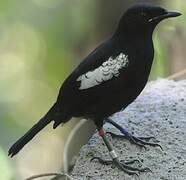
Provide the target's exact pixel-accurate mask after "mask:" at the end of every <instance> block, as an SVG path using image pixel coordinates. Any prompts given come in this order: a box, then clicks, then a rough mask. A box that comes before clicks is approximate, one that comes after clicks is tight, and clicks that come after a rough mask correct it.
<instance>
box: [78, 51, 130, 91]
mask: <svg viewBox="0 0 186 180" xmlns="http://www.w3.org/2000/svg"><path fill="white" fill-rule="evenodd" d="M128 63H129V60H128V55H125V54H123V53H120V54H119V55H118V56H117V57H116V58H115V59H113V58H112V57H110V58H109V59H108V60H107V61H105V62H103V63H102V65H101V66H100V67H98V68H96V69H94V70H92V71H89V72H87V73H85V74H82V75H81V76H79V77H78V78H77V81H81V84H80V87H79V89H80V90H82V89H88V88H91V87H94V86H97V85H99V84H101V83H102V82H104V81H107V80H110V79H112V78H113V77H118V76H119V70H120V69H122V68H124V67H127V66H128Z"/></svg>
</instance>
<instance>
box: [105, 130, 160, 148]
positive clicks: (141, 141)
mask: <svg viewBox="0 0 186 180" xmlns="http://www.w3.org/2000/svg"><path fill="white" fill-rule="evenodd" d="M107 134H110V135H111V136H112V137H113V138H125V139H128V140H129V141H130V142H131V143H133V144H135V145H137V146H139V147H142V148H145V149H147V148H146V146H145V145H149V146H153V147H160V148H161V150H163V148H162V146H161V145H160V144H158V143H152V142H148V141H149V140H151V139H155V137H153V136H150V137H135V136H133V135H131V134H130V133H128V134H125V135H121V134H115V133H113V132H107Z"/></svg>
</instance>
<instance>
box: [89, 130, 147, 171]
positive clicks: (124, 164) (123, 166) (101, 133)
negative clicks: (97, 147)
mask: <svg viewBox="0 0 186 180" xmlns="http://www.w3.org/2000/svg"><path fill="white" fill-rule="evenodd" d="M98 131H99V136H101V137H102V139H103V141H104V143H105V145H106V146H107V149H108V150H109V154H110V157H111V159H112V160H103V159H102V158H100V157H94V158H92V160H94V159H97V160H98V161H99V162H100V163H101V164H105V165H108V164H113V165H114V166H115V167H117V168H118V169H120V170H122V171H124V172H125V173H127V174H129V175H138V173H137V172H147V171H150V169H149V168H141V169H140V168H136V167H131V166H129V164H132V163H134V162H136V161H138V160H133V161H129V162H122V161H119V159H118V156H117V154H116V152H115V151H114V149H113V147H112V145H111V143H110V142H109V141H108V139H107V137H106V134H105V132H104V130H103V128H101V129H99V130H98Z"/></svg>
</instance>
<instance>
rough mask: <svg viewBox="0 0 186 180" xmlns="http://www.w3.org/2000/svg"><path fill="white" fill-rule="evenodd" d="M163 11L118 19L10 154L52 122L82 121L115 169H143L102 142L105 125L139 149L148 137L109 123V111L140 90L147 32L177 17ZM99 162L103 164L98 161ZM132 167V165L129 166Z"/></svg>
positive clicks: (147, 61) (138, 9) (148, 59)
mask: <svg viewBox="0 0 186 180" xmlns="http://www.w3.org/2000/svg"><path fill="white" fill-rule="evenodd" d="M180 15H181V14H180V13H178V12H169V11H167V10H166V9H164V8H161V7H157V6H151V5H142V4H141V5H135V6H133V7H131V8H129V9H128V10H127V11H126V12H125V13H124V15H123V16H122V17H121V19H120V21H119V24H118V27H117V29H116V31H115V32H114V34H113V35H112V36H111V37H110V38H109V39H108V40H106V41H105V42H104V43H102V44H101V45H100V46H98V47H97V48H96V49H95V50H94V51H93V52H92V53H90V54H89V55H88V56H87V57H86V58H85V59H84V61H83V62H82V63H81V64H80V65H79V66H78V67H77V68H76V69H75V70H74V71H73V72H72V73H71V74H70V75H69V77H68V78H67V79H66V80H65V81H64V83H63V85H62V87H61V89H60V91H59V95H58V98H57V101H56V102H55V103H54V105H53V106H52V107H51V109H50V110H49V111H48V112H47V113H46V115H45V116H44V117H42V118H41V119H40V120H39V121H38V122H37V123H36V124H35V125H34V126H33V127H32V128H31V129H30V130H29V131H28V132H27V133H26V134H25V135H24V136H23V137H21V138H20V139H19V140H18V141H17V142H16V143H15V144H14V145H13V146H12V147H11V148H10V149H9V155H10V156H11V157H12V156H14V155H15V154H17V153H18V152H19V151H20V150H21V149H22V148H23V147H24V145H25V144H27V143H28V142H29V141H30V140H31V139H32V138H33V137H34V136H35V135H36V134H37V133H38V132H39V131H41V130H42V129H43V128H44V127H45V126H46V125H47V124H49V123H50V122H52V121H54V125H53V128H56V127H57V126H59V125H60V124H62V123H65V122H67V121H69V120H70V119H71V118H72V117H82V118H86V119H90V120H92V121H94V123H95V125H96V127H97V130H98V132H99V135H100V136H101V137H102V138H103V141H104V142H105V144H106V146H107V148H108V150H109V153H110V156H111V158H112V161H111V162H112V163H114V164H115V165H116V166H117V167H118V168H119V169H121V170H123V171H125V172H127V173H129V174H136V171H146V170H148V168H143V169H137V168H133V167H131V166H128V165H127V164H128V163H127V162H126V163H122V162H120V161H119V159H118V157H117V155H116V153H115V151H114V150H113V148H112V146H111V144H110V143H109V141H108V140H107V138H106V135H105V132H104V130H103V124H104V122H106V121H107V122H109V123H111V124H112V125H114V126H115V127H117V128H118V129H119V130H120V131H121V132H122V133H123V134H125V135H126V136H127V138H128V139H130V140H131V141H133V142H134V143H136V144H138V145H141V146H143V145H144V144H149V145H152V146H158V144H153V143H149V142H146V141H144V140H148V139H150V138H151V137H149V138H137V137H134V136H132V135H131V134H129V133H128V132H127V131H126V130H125V129H123V128H122V127H121V126H119V125H118V124H116V123H115V122H113V121H112V120H111V119H109V116H110V115H112V114H113V113H116V112H118V111H120V110H121V109H124V108H126V107H127V106H128V105H129V104H130V103H132V102H133V101H134V100H135V99H136V97H137V96H138V95H139V94H140V93H141V91H142V90H143V88H144V87H145V85H146V83H147V80H148V77H149V73H150V70H151V65H152V62H153V58H154V48H153V41H152V34H153V31H154V29H155V27H156V25H157V24H158V23H159V22H160V21H162V20H163V19H166V18H170V17H176V16H180ZM97 159H98V160H99V161H100V162H102V163H107V164H109V163H108V162H106V161H104V160H102V159H101V158H97ZM129 163H131V162H129Z"/></svg>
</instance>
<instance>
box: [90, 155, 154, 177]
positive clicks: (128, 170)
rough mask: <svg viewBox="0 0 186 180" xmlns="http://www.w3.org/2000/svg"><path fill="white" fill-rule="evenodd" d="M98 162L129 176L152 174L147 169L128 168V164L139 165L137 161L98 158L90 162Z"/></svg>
mask: <svg viewBox="0 0 186 180" xmlns="http://www.w3.org/2000/svg"><path fill="white" fill-rule="evenodd" d="M93 160H98V161H99V163H101V164H103V165H110V164H112V167H117V168H118V169H120V170H122V171H123V172H125V173H127V174H129V175H137V176H138V175H139V174H138V173H139V172H152V171H151V170H150V169H149V168H137V167H132V166H129V165H130V164H133V163H135V162H138V163H140V161H139V160H137V159H135V160H132V161H119V160H118V158H115V159H113V160H104V159H102V158H100V157H93V158H92V159H91V161H93Z"/></svg>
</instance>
